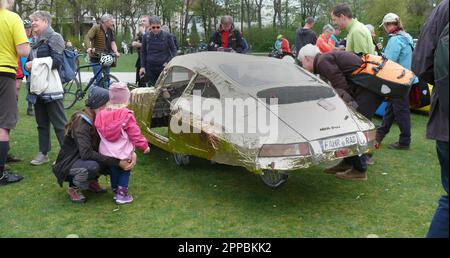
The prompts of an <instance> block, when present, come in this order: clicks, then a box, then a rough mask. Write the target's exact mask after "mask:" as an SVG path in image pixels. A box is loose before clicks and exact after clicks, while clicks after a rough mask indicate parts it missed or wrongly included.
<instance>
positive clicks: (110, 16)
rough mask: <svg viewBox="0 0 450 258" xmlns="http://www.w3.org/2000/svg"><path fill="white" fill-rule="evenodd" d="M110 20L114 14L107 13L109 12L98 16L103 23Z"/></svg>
mask: <svg viewBox="0 0 450 258" xmlns="http://www.w3.org/2000/svg"><path fill="white" fill-rule="evenodd" d="M110 20H114V16H112V14H109V13H105V14H103V15H102V17H101V18H100V22H101V23H105V22H107V21H110Z"/></svg>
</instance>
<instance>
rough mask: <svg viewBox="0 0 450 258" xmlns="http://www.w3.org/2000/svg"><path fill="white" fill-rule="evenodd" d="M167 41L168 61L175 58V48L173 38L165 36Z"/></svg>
mask: <svg viewBox="0 0 450 258" xmlns="http://www.w3.org/2000/svg"><path fill="white" fill-rule="evenodd" d="M167 40H168V41H169V51H170V56H171V58H170V60H172V58H174V57H176V56H177V46H176V45H175V40H176V39H175V37H174V36H172V35H171V34H169V35H168V36H167ZM170 60H168V61H167V62H170Z"/></svg>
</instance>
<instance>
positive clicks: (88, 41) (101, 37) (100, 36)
mask: <svg viewBox="0 0 450 258" xmlns="http://www.w3.org/2000/svg"><path fill="white" fill-rule="evenodd" d="M115 41H116V39H115V36H114V32H113V30H112V29H108V30H107V31H106V32H105V31H104V30H103V28H102V27H101V25H99V24H97V25H94V26H92V28H91V29H90V30H89V32H88V33H87V34H86V37H85V40H84V44H85V45H86V49H88V48H95V52H96V53H104V52H107V53H110V52H113V51H112V48H111V43H112V42H115Z"/></svg>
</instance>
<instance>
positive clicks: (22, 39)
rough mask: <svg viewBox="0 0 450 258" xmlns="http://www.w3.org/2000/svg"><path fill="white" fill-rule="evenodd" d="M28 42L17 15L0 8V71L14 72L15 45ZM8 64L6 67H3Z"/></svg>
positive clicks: (15, 63) (16, 58)
mask: <svg viewBox="0 0 450 258" xmlns="http://www.w3.org/2000/svg"><path fill="white" fill-rule="evenodd" d="M24 43H28V39H27V34H26V32H25V28H24V27H23V22H22V19H20V17H19V15H17V14H16V13H13V12H11V11H9V10H6V9H3V8H1V9H0V72H7V73H13V74H16V71H15V69H13V68H9V67H15V68H17V62H18V56H17V51H16V46H18V45H21V44H24ZM5 66H8V67H5Z"/></svg>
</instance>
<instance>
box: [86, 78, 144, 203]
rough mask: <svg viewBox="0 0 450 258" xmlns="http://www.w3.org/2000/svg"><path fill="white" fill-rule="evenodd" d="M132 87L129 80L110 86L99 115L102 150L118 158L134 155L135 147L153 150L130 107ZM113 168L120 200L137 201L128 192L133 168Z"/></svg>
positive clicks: (112, 177)
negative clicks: (106, 100)
mask: <svg viewBox="0 0 450 258" xmlns="http://www.w3.org/2000/svg"><path fill="white" fill-rule="evenodd" d="M129 98H130V91H129V90H128V87H127V84H126V83H120V82H116V83H113V84H111V86H110V87H109V102H108V104H107V105H106V108H105V109H103V110H102V111H100V112H99V113H98V114H97V116H96V118H95V127H96V128H97V131H98V134H99V135H100V138H101V142H100V146H99V152H100V153H101V154H103V155H105V156H110V157H114V158H117V159H121V160H123V159H131V155H132V154H133V151H134V148H135V147H136V148H138V149H141V150H143V151H144V154H146V153H148V152H150V147H149V145H148V142H147V140H146V139H145V137H144V136H142V134H141V130H140V129H139V126H138V125H137V123H136V118H135V117H134V114H133V111H131V110H129V109H128V108H127V106H128V100H129ZM109 169H110V171H111V189H112V191H113V193H115V196H114V199H115V200H116V203H117V204H126V203H130V202H132V201H133V197H132V196H131V195H129V194H128V181H129V178H130V171H124V170H122V169H121V168H120V167H118V166H113V167H110V168H109Z"/></svg>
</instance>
